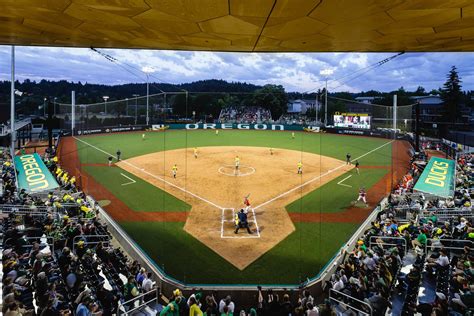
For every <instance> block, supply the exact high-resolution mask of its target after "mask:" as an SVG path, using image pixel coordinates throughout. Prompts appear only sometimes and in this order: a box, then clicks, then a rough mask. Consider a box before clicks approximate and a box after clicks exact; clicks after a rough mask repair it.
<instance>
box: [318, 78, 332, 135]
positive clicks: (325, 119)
mask: <svg viewBox="0 0 474 316" xmlns="http://www.w3.org/2000/svg"><path fill="white" fill-rule="evenodd" d="M333 72H334V71H333V70H332V69H323V70H321V71H320V72H319V74H320V75H323V76H324V77H325V78H326V89H325V90H326V91H325V96H324V99H325V100H324V127H326V126H327V125H328V78H329V76H330V75H332V74H333Z"/></svg>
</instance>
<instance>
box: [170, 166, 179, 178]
mask: <svg viewBox="0 0 474 316" xmlns="http://www.w3.org/2000/svg"><path fill="white" fill-rule="evenodd" d="M171 171H172V172H173V178H175V179H176V174H178V165H177V164H174V165H173V168H171Z"/></svg>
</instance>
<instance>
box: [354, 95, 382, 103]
mask: <svg viewBox="0 0 474 316" xmlns="http://www.w3.org/2000/svg"><path fill="white" fill-rule="evenodd" d="M378 99H382V97H357V98H355V100H356V101H357V102H362V103H367V104H372V103H375V101H376V100H378Z"/></svg>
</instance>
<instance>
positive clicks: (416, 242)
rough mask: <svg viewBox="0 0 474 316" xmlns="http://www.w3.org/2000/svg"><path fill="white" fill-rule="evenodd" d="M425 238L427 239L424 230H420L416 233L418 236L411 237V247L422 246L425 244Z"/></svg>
mask: <svg viewBox="0 0 474 316" xmlns="http://www.w3.org/2000/svg"><path fill="white" fill-rule="evenodd" d="M426 240H427V237H426V234H425V230H424V229H423V230H421V232H420V233H419V234H418V237H416V239H413V240H412V241H411V245H412V246H413V248H414V249H415V248H416V247H419V248H424V247H425V245H426Z"/></svg>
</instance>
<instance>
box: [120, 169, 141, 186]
mask: <svg viewBox="0 0 474 316" xmlns="http://www.w3.org/2000/svg"><path fill="white" fill-rule="evenodd" d="M120 174H121V175H122V176H124V177H125V178H127V179H128V180H130V182H127V183H122V185H129V184H132V183H136V182H137V181H135V180H133V179H132V178H130V177H129V176H127V175H125V174H123V173H121V172H120Z"/></svg>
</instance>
